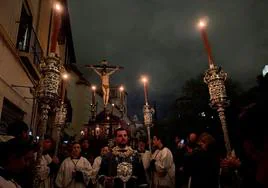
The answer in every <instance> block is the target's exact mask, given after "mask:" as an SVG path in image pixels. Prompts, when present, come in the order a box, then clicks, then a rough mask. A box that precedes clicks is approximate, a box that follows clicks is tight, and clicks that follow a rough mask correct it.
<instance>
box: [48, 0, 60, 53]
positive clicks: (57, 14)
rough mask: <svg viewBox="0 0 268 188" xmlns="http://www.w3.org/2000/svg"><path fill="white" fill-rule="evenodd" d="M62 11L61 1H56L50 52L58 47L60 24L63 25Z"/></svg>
mask: <svg viewBox="0 0 268 188" xmlns="http://www.w3.org/2000/svg"><path fill="white" fill-rule="evenodd" d="M61 11H62V7H61V5H60V4H59V3H56V4H55V5H54V9H53V13H54V17H53V30H52V36H51V46H50V52H52V53H55V52H56V47H57V40H58V36H59V32H60V26H61Z"/></svg>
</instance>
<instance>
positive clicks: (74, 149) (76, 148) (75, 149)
mask: <svg viewBox="0 0 268 188" xmlns="http://www.w3.org/2000/svg"><path fill="white" fill-rule="evenodd" d="M80 154H81V147H80V144H79V143H78V142H75V143H74V144H73V147H72V157H75V158H77V157H80Z"/></svg>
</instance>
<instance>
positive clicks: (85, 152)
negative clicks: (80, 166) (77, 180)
mask: <svg viewBox="0 0 268 188" xmlns="http://www.w3.org/2000/svg"><path fill="white" fill-rule="evenodd" d="M80 144H81V156H83V157H85V158H86V159H87V160H88V161H89V162H90V164H93V161H94V156H93V154H92V152H91V149H90V143H89V140H88V139H86V138H84V139H82V140H81V141H80Z"/></svg>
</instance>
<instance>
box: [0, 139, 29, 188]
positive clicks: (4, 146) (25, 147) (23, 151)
mask: <svg viewBox="0 0 268 188" xmlns="http://www.w3.org/2000/svg"><path fill="white" fill-rule="evenodd" d="M0 150H1V151H4V152H2V153H1V157H0V187H1V188H2V187H3V188H18V187H22V185H21V184H20V183H19V182H18V181H17V177H19V176H20V175H21V173H22V172H24V170H25V168H27V167H28V166H30V164H31V162H32V161H33V159H34V148H33V146H32V145H31V144H30V143H29V142H21V140H18V139H16V138H13V139H11V140H9V141H7V142H4V143H1V146H0Z"/></svg>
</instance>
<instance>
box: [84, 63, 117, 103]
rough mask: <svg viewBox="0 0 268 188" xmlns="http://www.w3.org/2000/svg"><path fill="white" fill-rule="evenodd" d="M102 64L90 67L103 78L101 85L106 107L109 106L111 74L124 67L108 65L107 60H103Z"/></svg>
mask: <svg viewBox="0 0 268 188" xmlns="http://www.w3.org/2000/svg"><path fill="white" fill-rule="evenodd" d="M101 64H102V65H89V66H88V67H89V68H92V69H93V70H94V71H95V72H96V73H97V74H98V75H99V76H100V78H101V82H102V83H101V86H102V92H103V103H104V107H106V106H107V104H108V101H109V95H110V83H109V82H110V75H112V74H113V73H115V72H116V71H117V70H120V69H122V67H119V66H108V65H107V64H108V62H107V61H102V62H101Z"/></svg>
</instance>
